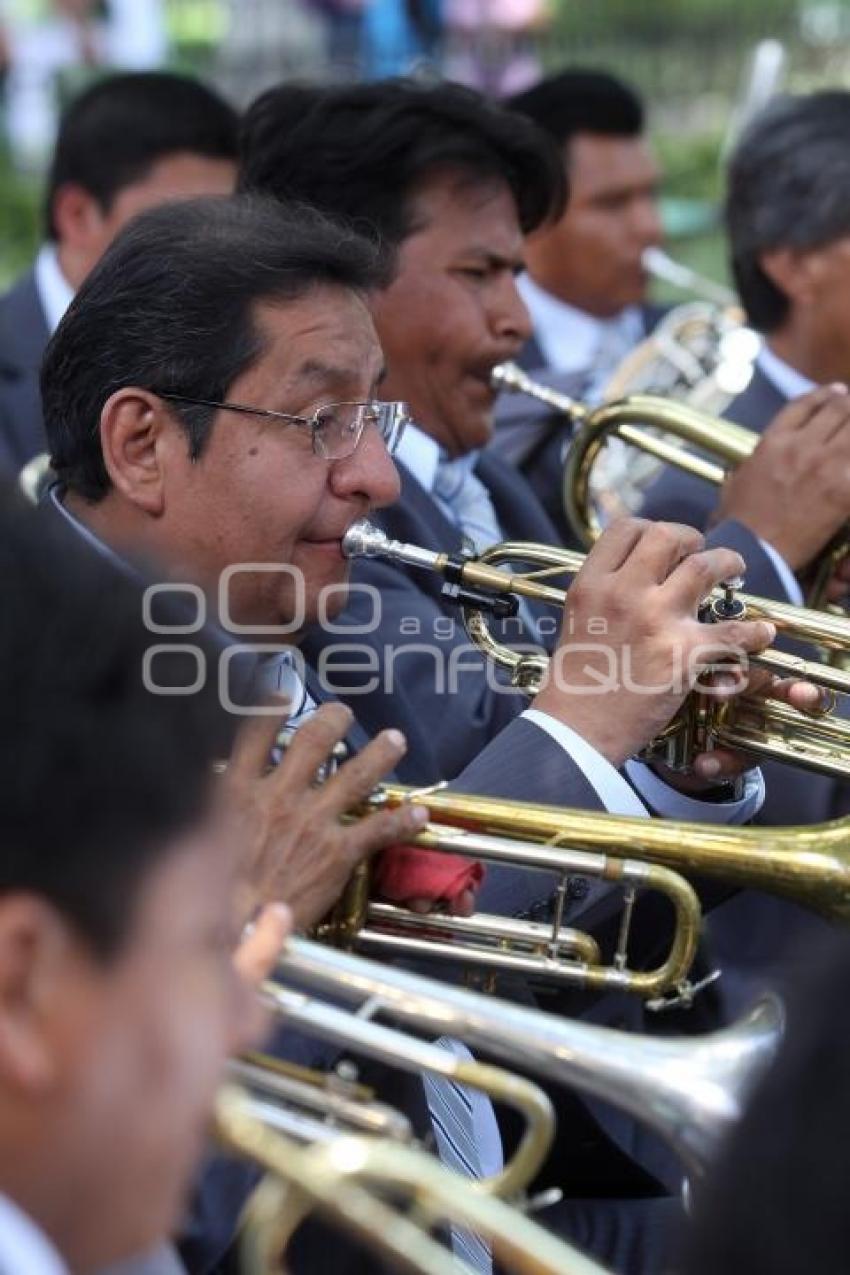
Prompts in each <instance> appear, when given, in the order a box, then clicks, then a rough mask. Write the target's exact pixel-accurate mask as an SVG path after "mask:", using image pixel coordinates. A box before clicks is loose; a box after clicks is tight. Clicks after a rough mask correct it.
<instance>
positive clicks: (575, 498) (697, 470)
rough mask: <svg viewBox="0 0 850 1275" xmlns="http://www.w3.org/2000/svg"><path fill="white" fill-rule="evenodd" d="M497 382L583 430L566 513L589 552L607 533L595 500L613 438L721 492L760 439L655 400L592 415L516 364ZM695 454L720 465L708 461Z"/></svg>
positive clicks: (575, 448)
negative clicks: (598, 471)
mask: <svg viewBox="0 0 850 1275" xmlns="http://www.w3.org/2000/svg"><path fill="white" fill-rule="evenodd" d="M492 380H493V384H494V385H495V386H497V387H498V388H499V389H506V390H512V391H513V392H514V393H518V394H527V395H528V396H529V397H530V398H534V399H537V400H538V401H539V402H542V403H546V404H547V405H548V406H549V407H551V408H552V410H553V411H555V412H557V413H559V414H560V415H563V416H566V417H568V419H570V420H572V421H574V422H575V424H576V425H577V427H578V428H577V429H576V431H575V433H574V435H573V437H572V438H571V439H570V446H569V451H568V453H567V462H566V467H565V469H564V508H565V509H566V512H567V517H568V518H569V520H570V525H571V526H572V528H573V530H574V531H575V533H576V535H577V536H579V537H580V538H581V540H582V541H583V542H584V543H585V544H586V545H587V546H588V547H589V546H590V545H592V544H593V542H594V540H596V539H597V537H598V536H599V534H600V533H601V531H602V530H603V527H602V524H601V522H600V519H599V517H598V514H597V513H596V511H595V509H594V507H593V500H592V498H591V473H592V470H593V465H594V463H595V462H596V460H597V457H598V456H599V453H600V451H601V450H602V448H603V447H604V445H605V443H606V441H607V440H608V438H609V437H610V436H612V435H613V436H616V437H617V438H620V439H622V440H623V442H625V443H628V444H629V445H630V446H632V447H637V448H639V449H640V450H641V451H642V452H645V453H648V454H649V455H650V456H654V457H655V458H656V459H657V460H660V461H662V462H663V463H664V464H665V465H675V466H676V467H677V468H678V469H683V470H685V471H686V472H687V473H690V474H693V475H694V476H695V477H697V478H703V479H705V481H706V482H710V483H714V484H715V485H717V486H721V485H722V483H723V481H724V479H725V477H726V474H727V472H728V470H729V469H731V468H733V467H734V466H735V465H738V464H740V462H741V461H742V460H746V459H747V457H748V456H750V455H752V453H753V451H754V450H755V448H756V445H757V443H758V441H759V439H758V435H757V434H754V433H753V432H752V430H748V429H744V428H743V427H742V426H741V425H735V424H734V423H733V422H732V421H724V420H720V419H718V418H717V417H714V416H709V415H707V414H706V413H705V412H701V411H698V410H697V409H696V408H694V407H689V406H688V405H687V404H685V403H678V402H675V401H674V400H671V399H666V398H659V397H658V396H656V395H654V394H630V395H628V396H627V397H626V398H622V399H619V400H617V401H616V402H610V403H600V404H599V406H598V407H592V408H591V407H588V406H587V405H586V404H584V403H580V402H578V400H577V399H573V398H570V396H569V395H568V394H563V393H561V392H560V391H558V390H552V389H550V388H548V387H547V386H541V385H538V384H537V382H536V381H534V380H533V379H532V378H531V377H530V376H528V375H527V374H526V373H525V372H524V371H523V370H522V368H520V367H517V365H516V364H515V363H502V364H500V365H499V366H498V367H495V368H494V369H493V373H492ZM647 427H649V428H647ZM653 430H661V431H663V434H670V435H675V437H676V438H678V439H679V440H681V442H683V443H685V444H686V446H684V447H683V446H680V445H679V444H678V443H676V442H672V441H670V440H669V439H667V438H664V437H663V436H658V435H657V434H655V433H653V432H652V431H653ZM689 448H694V449H698V451H700V452H705V453H707V454H708V456H709V457H715V458H716V459H715V460H710V459H706V457H705V456H701V455H698V454H697V451H695V450H689Z"/></svg>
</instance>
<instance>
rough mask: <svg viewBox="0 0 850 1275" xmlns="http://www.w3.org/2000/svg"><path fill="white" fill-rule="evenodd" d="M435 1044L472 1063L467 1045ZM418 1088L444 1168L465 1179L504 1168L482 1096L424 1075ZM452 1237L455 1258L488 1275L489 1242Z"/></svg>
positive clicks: (462, 1233)
mask: <svg viewBox="0 0 850 1275" xmlns="http://www.w3.org/2000/svg"><path fill="white" fill-rule="evenodd" d="M434 1043H435V1044H436V1045H438V1046H439V1047H440V1048H441V1049H445V1050H447V1051H448V1052H449V1053H451V1054H454V1055H455V1057H456V1058H463V1059H471V1058H472V1054H471V1053H470V1052H469V1050H468V1049H467V1047H466V1045H464V1044H463V1043H462V1042H461V1041H459V1040H454V1039H452V1038H451V1037H449V1036H441V1037H440V1039H439V1040H437V1041H435V1042H434ZM422 1083H423V1085H424V1087H425V1099H426V1101H427V1103H428V1113H429V1115H430V1117H431V1124H432V1126H433V1129H434V1137H435V1139H436V1142H437V1151H438V1153H439V1156H440V1159H441V1160H442V1162H443V1164H444V1165H445V1166H446V1167H447V1168H449V1169H452V1170H454V1172H455V1173H459V1174H460V1175H461V1176H462V1177H465V1178H483V1177H491V1176H492V1175H493V1174H495V1173H498V1172H499V1170H500V1169H501V1168H502V1165H503V1158H502V1139H501V1135H500V1133H499V1126H498V1124H497V1123H496V1114H495V1112H494V1110H493V1104H492V1103H491V1102H490V1099H489V1098H488V1097H487V1096H486V1094H483V1093H480V1092H479V1091H478V1090H477V1089H468V1088H467V1087H466V1086H465V1085H457V1084H455V1083H454V1081H451V1080H446V1079H445V1078H444V1077H443V1076H431V1075H426V1076H423V1077H422ZM450 1231H451V1242H452V1252H453V1253H454V1255H455V1257H457V1258H459V1259H461V1260H463V1261H464V1262H466V1263H467V1265H468V1266H469V1267H470V1268H471V1269H472V1270H473V1271H476V1272H478V1273H479V1275H492V1271H493V1254H492V1252H491V1249H490V1245H489V1244H488V1243H487V1241H486V1240H484V1239H482V1238H481V1236H480V1235H477V1234H476V1233H475V1232H474V1231H470V1230H468V1229H467V1228H466V1227H464V1226H452V1227H451V1228H450Z"/></svg>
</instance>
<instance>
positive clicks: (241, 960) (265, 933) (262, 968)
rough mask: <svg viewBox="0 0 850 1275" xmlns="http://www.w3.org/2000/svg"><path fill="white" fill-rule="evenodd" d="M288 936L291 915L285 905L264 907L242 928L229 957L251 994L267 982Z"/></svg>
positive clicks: (275, 904) (267, 905) (290, 929)
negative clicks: (243, 929) (231, 955)
mask: <svg viewBox="0 0 850 1275" xmlns="http://www.w3.org/2000/svg"><path fill="white" fill-rule="evenodd" d="M291 932H292V913H291V912H290V910H289V908H288V907H287V906H286V904H285V903H267V904H266V905H265V907H264V908H263V909H262V911H261V912H260V914H259V916H258V917H257V919H256V920H255V921H253V922H252V923H251V924H250V925H249V926H247V927H246V929H245V932H244V933H243V935H242V938H241V939H240V940H239V946H238V947H237V949H236V951H235V952H234V954H233V964H234V965H235V966H236V971H237V973H238V974H239V975H240V977H241V978H243V979H244V980H245V982H246V983H247V984H248V986H249V987H250V988H251V990H252V991H256V990H257V989H258V988H259V987H260V984H261V983H262V982H263V980H264V979H266V978H268V976H269V974H271V972H272V970H273V969H274V967H275V965H276V964H277V961H278V957H279V956H280V954H281V951H282V950H283V945H284V943H285V942H286V940H287V939H288V938H289V935H290V934H291Z"/></svg>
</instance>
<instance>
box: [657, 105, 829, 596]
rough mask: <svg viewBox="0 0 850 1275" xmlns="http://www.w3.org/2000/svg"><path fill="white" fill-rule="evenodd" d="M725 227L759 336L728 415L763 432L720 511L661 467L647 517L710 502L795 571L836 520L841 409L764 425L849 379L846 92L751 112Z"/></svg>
mask: <svg viewBox="0 0 850 1275" xmlns="http://www.w3.org/2000/svg"><path fill="white" fill-rule="evenodd" d="M725 225H726V232H727V234H728V237H729V256H730V262H731V268H732V274H733V276H734V279H735V284H736V287H737V289H738V293H739V295H740V299H741V304H742V305H743V307H744V309H745V311H746V314H747V320H748V322H749V323H750V324H751V325H752V326H753V327H754V328H756V329H757V330H758V331H759V332H760V333H762V335H763V336H764V344H763V346H762V349H761V351H760V353H759V355H758V357H757V361H756V368H755V372H754V375H753V377H752V380H751V381H750V383H749V385H748V386H747V388H746V389H745V390H744V392H743V393H742V394H741V395H739V397H738V398H736V399H735V400H734V401H733V402H732V403H731V404H730V406H729V407H728V409H727V410H726V412H725V415H726V416H727V417H728V418H729V419H730V420H733V421H737V422H738V423H739V424H741V425H745V426H747V428H748V429H752V430H755V431H757V432H758V433H760V434H761V433H765V432H767V437H766V438H765V442H764V444H763V445H762V446H761V447H760V448H759V449H758V452H757V453H756V456H755V457H754V458H753V460H752V462H750V463H748V464H744V465H741V466H740V467H739V468H738V470H737V471H736V473H735V474H734V475H733V476H732V478H730V480H729V481H728V482H727V484H726V486H725V488H724V490H723V494H722V497H721V498H720V501H719V507H718V494H717V489H716V488H715V487H713V486H712V485H710V484H708V483H706V482H703V481H702V480H701V479H699V478H695V477H691V476H690V475H686V474H681V473H679V472H678V471H675V470H672V469H670V470H667V471H666V472H665V473H664V474H662V476H661V477H660V478H659V479H658V481H657V482H656V484H655V485H654V487H653V488H652V489H651V490H650V492H649V495H648V498H647V501H646V505H645V507H644V510H643V512H644V513H645V514H646V516H648V517H651V518H673V517H675V518H676V519H677V520H680V521H682V522H688V523H690V524H691V525H692V526H694V527H700V528H704V527H705V526H706V525H707V523H708V521H709V518H710V516H711V515H712V514H713V513H715V511H716V510H717V512H718V514H719V516H720V517H725V516H728V517H734V518H737V519H739V520H740V521H741V522H745V523H746V524H747V525H749V526H751V527H752V528H753V530H755V531H756V532H757V534H760V535H762V536H763V538H764V539H766V540H768V541H770V542H771V543H773V544H774V545H775V547H776V548H777V549H778V550H779V552H780V553H782V554H783V556H784V557H785V560H786V561H787V562H788V563H789V565H790V566H791V567H792V568H793V570H794V571H795V572H796V573H797V574H798V575H800V574H803V573H804V572H805V571H806V568H807V567H808V566H809V565H810V563H811V561H812V559H813V558H814V556H815V555H816V554H817V552H818V551H819V550H820V548H822V546H823V545H824V544H825V543H826V541H827V540H828V539H829V538H830V536H831V534H832V533H833V532H834V531H835V530H837V528H838V527H839V526H840V525H841V522H842V521H843V516H842V515H846V511H847V492H846V489H845V488H844V487H843V486H842V485H841V484H840V477H841V470H842V460H843V458H844V455H845V453H843V452H842V451H840V450H836V446H837V444H836V437H835V436H836V434H838V435H839V437H840V436H841V435H842V434H846V433H847V430H846V426H845V421H844V417H843V416H842V415H841V414H839V415H838V416H837V417H836V418H834V419H832V420H830V419H826V420H821V421H818V420H817V419H815V417H814V414H813V413H804V412H803V411H802V410H801V411H800V412H799V413H796V414H795V413H791V414H789V415H788V416H786V417H785V418H784V420H785V422H786V423H785V425H784V426H782V425H780V424H779V423H777V424H776V425H775V426H774V427H773V428H772V429H770V430H769V429H768V426H770V425H771V423H772V422H773V421H774V420H775V418H776V417H777V415H778V413H779V412H780V411H781V410H782V408H783V407H785V406H786V404H788V403H789V402H791V401H792V400H794V399H798V398H800V397H801V396H802V395H804V394H806V393H807V392H809V391H812V390H813V389H814V388H815V387H816V386H821V385H824V386H825V385H829V384H832V383H835V382H837V383H840V384H846V383H847V382H848V380H850V322H848V319H850V302H848V280H850V93H848V92H846V91H844V90H839V89H834V90H828V91H824V92H820V93H813V94H810V95H808V96H805V97H782V98H778V99H776V100H775V101H774V102H772V103H771V104H770V105H769V106H767V107H766V108H765V109H764V110H763V111H762V112H761V113H760V114H759V115H757V116H756V118H755V119H754V120H752V122H751V123H750V124H749V125H748V127H747V128H746V129H745V131H744V134H743V136H742V137H741V139H740V141H739V142H738V144H737V146H736V148H735V150H734V152H733V154H732V156H731V158H730V161H729V169H728V184H727V194H726V205H725ZM824 475H827V476H829V475H831V476H832V479H833V481H832V483H830V482H828V481H824ZM789 507H790V508H789ZM795 514H796V517H795ZM805 524H808V525H805Z"/></svg>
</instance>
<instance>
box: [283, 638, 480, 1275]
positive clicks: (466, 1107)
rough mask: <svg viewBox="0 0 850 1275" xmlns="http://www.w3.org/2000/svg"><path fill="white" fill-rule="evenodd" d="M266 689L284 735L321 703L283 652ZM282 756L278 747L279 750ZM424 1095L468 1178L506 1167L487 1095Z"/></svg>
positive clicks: (430, 1084)
mask: <svg viewBox="0 0 850 1275" xmlns="http://www.w3.org/2000/svg"><path fill="white" fill-rule="evenodd" d="M258 676H259V680H260V684H261V686H262V688H263V690H265V691H267V692H274V693H276V694H278V695H282V696H283V697H285V698H286V699H287V700H288V701H289V703H290V704H292V705H293V711H292V713H291V714H290V716H289V718H288V719H287V722H286V726H285V727H284V729H283V732H282V733H283V734H285V735H288V736H290V737H291V736H292V735H294V733H295V731H297V730H298V728H299V727H300V726H302V725H303V724H304V722H305V721H307V720H308V719H309V718H310V717H312V715H313V714H314V713H315V712H316V709H317V708H318V705H317V703H316V701H315V700H314V699H313V697H312V695H311V694H310V692H309V690H308V689H307V687H306V685H305V684H304V682H303V680H302V678H301V676H300V674H299V673H298V670H297V669H296V667H295V663H294V660H293V658H292V655H291V654H290V653H289V652H281V653H280V654H279V655H275V656H272V657H271V658H270V659H268V660H266V661H265V663H264V665H263V667H262V668H261V669H260V671H259V674H258ZM275 752H276V753H277V754H278V756H277V758H276V760H279V756H280V750H279V749H275ZM436 1044H437V1045H439V1046H440V1047H441V1048H443V1049H446V1050H448V1051H449V1053H452V1054H454V1055H455V1057H458V1058H466V1059H469V1058H471V1057H472V1055H471V1054H470V1052H469V1050H468V1049H467V1048H466V1046H465V1045H464V1044H463V1043H462V1042H461V1041H459V1040H453V1039H451V1038H449V1037H446V1036H443V1037H441V1038H440V1039H439V1040H438V1041H436ZM422 1082H423V1085H424V1088H425V1099H426V1102H427V1104H428V1112H429V1115H430V1117H431V1123H432V1126H433V1129H434V1136H435V1139H436V1142H437V1151H438V1153H439V1156H440V1160H441V1161H442V1162H443V1164H444V1165H446V1167H447V1168H449V1169H452V1170H454V1171H455V1172H456V1173H459V1174H461V1175H462V1176H464V1177H468V1178H480V1177H490V1176H491V1175H492V1174H494V1173H498V1172H499V1170H500V1169H501V1167H502V1140H501V1135H500V1133H499V1126H498V1124H497V1123H496V1114H495V1112H494V1110H493V1105H492V1103H491V1102H490V1100H489V1098H487V1097H486V1095H485V1094H482V1093H479V1092H478V1091H477V1090H474V1089H468V1088H466V1087H465V1086H463V1085H456V1084H454V1083H453V1082H452V1081H450V1080H446V1079H444V1077H442V1076H431V1075H423V1077H422ZM451 1241H452V1250H453V1252H454V1254H455V1256H456V1257H458V1258H462V1259H463V1260H464V1261H465V1262H467V1263H468V1265H469V1267H470V1268H471V1269H472V1270H473V1271H475V1272H476V1273H477V1275H492V1271H493V1258H492V1254H491V1252H490V1246H489V1245H488V1244H487V1243H486V1242H485V1241H484V1240H482V1239H481V1238H480V1237H479V1236H478V1235H476V1234H475V1233H474V1232H473V1231H469V1230H467V1229H466V1228H465V1227H459V1226H453V1227H451Z"/></svg>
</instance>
